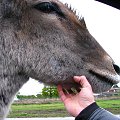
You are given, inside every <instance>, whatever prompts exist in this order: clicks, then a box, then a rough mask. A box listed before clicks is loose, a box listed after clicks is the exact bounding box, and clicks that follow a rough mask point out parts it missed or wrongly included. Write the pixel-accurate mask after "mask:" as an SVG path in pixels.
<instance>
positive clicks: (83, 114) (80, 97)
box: [58, 76, 120, 120]
mask: <svg viewBox="0 0 120 120" xmlns="http://www.w3.org/2000/svg"><path fill="white" fill-rule="evenodd" d="M74 80H75V81H76V82H77V83H79V84H80V86H82V88H81V91H80V92H79V93H78V94H76V95H73V94H65V93H64V92H63V89H62V86H61V85H59V86H58V93H59V95H60V98H61V100H62V101H63V103H64V105H65V107H66V109H67V111H68V112H69V113H70V114H71V115H72V116H74V117H75V120H120V118H118V117H116V116H114V115H113V114H112V113H110V112H108V111H106V110H104V109H102V108H100V107H99V106H98V105H97V104H96V102H95V100H94V96H93V92H92V88H91V85H90V84H89V82H88V81H87V79H86V77H85V76H76V77H74Z"/></svg>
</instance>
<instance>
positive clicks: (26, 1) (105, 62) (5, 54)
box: [0, 0, 120, 120]
mask: <svg viewBox="0 0 120 120" xmlns="http://www.w3.org/2000/svg"><path fill="white" fill-rule="evenodd" d="M43 2H49V3H50V4H51V5H52V10H49V12H47V11H44V12H43V11H41V8H40V10H38V8H37V7H39V6H37V7H35V5H38V4H39V3H43ZM42 9H43V8H42ZM113 63H114V62H113V60H112V59H111V58H110V57H109V55H108V54H107V53H106V52H105V51H104V50H103V48H102V47H101V46H100V45H99V44H98V43H97V42H96V41H95V39H94V38H93V37H92V36H91V35H90V33H89V32H88V30H87V28H86V25H85V22H84V20H83V19H81V20H79V19H78V18H77V16H76V15H75V14H74V12H72V11H71V10H70V9H69V8H68V7H67V6H65V5H63V4H62V3H60V2H59V1H57V0H0V120H3V119H4V117H6V115H7V113H8V111H9V106H10V103H11V101H12V99H13V98H14V95H15V94H16V93H17V92H18V90H19V89H20V88H21V87H22V85H23V84H24V83H25V82H27V81H28V79H29V77H31V78H34V79H37V80H39V81H41V82H44V83H46V84H51V85H58V84H62V85H63V86H64V87H66V88H67V89H69V88H70V87H76V89H78V88H77V87H78V85H76V84H75V83H74V82H73V80H72V77H73V76H74V75H85V76H86V77H87V78H88V80H89V82H90V84H91V85H92V87H93V91H94V92H101V91H106V90H108V89H109V88H110V87H111V86H112V85H113V84H114V83H117V82H118V81H119V80H120V78H119V76H118V74H117V73H116V72H119V68H118V67H117V66H115V65H113ZM114 68H115V69H114Z"/></svg>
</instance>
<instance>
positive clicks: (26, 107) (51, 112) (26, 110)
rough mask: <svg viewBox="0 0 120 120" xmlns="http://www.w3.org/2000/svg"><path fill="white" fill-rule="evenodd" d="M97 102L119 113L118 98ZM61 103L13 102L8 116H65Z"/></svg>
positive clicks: (65, 112) (119, 104) (119, 101)
mask: <svg viewBox="0 0 120 120" xmlns="http://www.w3.org/2000/svg"><path fill="white" fill-rule="evenodd" d="M97 104H98V105H99V106H100V107H102V108H105V109H107V110H109V111H110V112H112V113H114V114H120V100H97ZM67 116H69V114H68V113H67V111H66V110H65V108H64V105H63V103H61V102H57V103H49V104H13V105H12V107H11V111H10V114H9V116H8V117H14V118H19V117H21V118H22V117H24V118H25V117H67Z"/></svg>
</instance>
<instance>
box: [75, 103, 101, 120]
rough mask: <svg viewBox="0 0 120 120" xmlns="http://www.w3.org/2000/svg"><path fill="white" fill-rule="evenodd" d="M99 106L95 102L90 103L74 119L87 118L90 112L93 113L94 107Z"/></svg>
mask: <svg viewBox="0 0 120 120" xmlns="http://www.w3.org/2000/svg"><path fill="white" fill-rule="evenodd" d="M98 108H99V106H98V105H97V104H96V102H94V103H92V104H90V105H89V106H88V107H86V108H85V109H83V110H82V111H81V112H80V113H79V114H78V116H77V117H76V119H75V120H80V119H81V120H87V118H89V117H90V116H91V114H93V113H94V111H95V110H96V109H98Z"/></svg>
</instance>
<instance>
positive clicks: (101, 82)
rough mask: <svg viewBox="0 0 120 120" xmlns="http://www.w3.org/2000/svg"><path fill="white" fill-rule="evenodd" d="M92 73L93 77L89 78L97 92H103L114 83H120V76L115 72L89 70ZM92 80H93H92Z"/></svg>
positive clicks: (94, 90)
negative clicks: (113, 73)
mask: <svg viewBox="0 0 120 120" xmlns="http://www.w3.org/2000/svg"><path fill="white" fill-rule="evenodd" d="M89 73H90V75H91V76H92V78H90V79H89V78H88V80H89V81H90V84H91V86H92V88H93V92H95V93H101V92H106V91H108V90H110V88H111V87H112V86H113V85H114V84H117V83H119V81H120V76H119V75H117V74H115V75H112V74H110V73H109V74H108V72H101V73H100V71H99V70H96V71H93V70H90V71H89ZM91 81H92V82H91Z"/></svg>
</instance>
